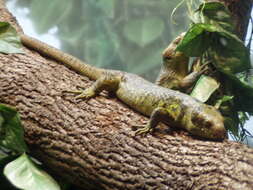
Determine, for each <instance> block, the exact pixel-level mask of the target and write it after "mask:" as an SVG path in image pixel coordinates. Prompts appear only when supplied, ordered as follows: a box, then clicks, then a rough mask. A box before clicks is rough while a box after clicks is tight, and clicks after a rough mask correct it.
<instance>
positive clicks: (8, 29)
mask: <svg viewBox="0 0 253 190" xmlns="http://www.w3.org/2000/svg"><path fill="white" fill-rule="evenodd" d="M0 52H1V53H24V52H23V50H22V45H21V42H20V38H19V36H18V34H17V32H16V30H15V28H13V27H12V26H11V25H10V24H9V23H8V22H0Z"/></svg>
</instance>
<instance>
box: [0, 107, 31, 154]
mask: <svg viewBox="0 0 253 190" xmlns="http://www.w3.org/2000/svg"><path fill="white" fill-rule="evenodd" d="M0 120H1V122H0V146H2V147H4V148H7V149H10V150H12V151H14V152H16V153H23V152H26V151H27V147H26V144H25V141H24V130H23V127H22V126H21V122H20V117H19V114H18V113H17V111H16V110H15V109H14V108H11V107H9V106H6V105H3V104H0Z"/></svg>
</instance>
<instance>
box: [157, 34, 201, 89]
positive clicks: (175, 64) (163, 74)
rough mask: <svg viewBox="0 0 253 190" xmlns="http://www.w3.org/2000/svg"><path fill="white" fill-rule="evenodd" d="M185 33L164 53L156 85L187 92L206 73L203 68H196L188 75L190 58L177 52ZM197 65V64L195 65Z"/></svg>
mask: <svg viewBox="0 0 253 190" xmlns="http://www.w3.org/2000/svg"><path fill="white" fill-rule="evenodd" d="M184 35H185V33H182V34H180V35H179V36H178V37H177V38H176V39H175V40H173V41H172V42H171V43H170V44H169V46H168V47H167V48H166V49H165V50H164V51H163V65H162V67H161V71H160V74H159V75H158V77H157V79H156V84H157V85H159V86H163V87H165V88H170V89H175V90H180V91H183V92H184V91H185V90H187V89H188V88H190V87H191V86H192V85H193V84H194V82H195V81H196V80H197V79H198V77H199V76H200V75H201V74H202V73H203V72H204V71H205V69H204V68H202V67H201V66H199V67H195V68H194V69H195V70H193V72H192V73H190V74H189V73H188V61H189V57H187V56H186V55H184V54H183V53H182V52H178V51H175V49H176V47H177V45H178V44H179V43H180V41H181V40H182V39H183V37H184ZM195 65H196V64H195Z"/></svg>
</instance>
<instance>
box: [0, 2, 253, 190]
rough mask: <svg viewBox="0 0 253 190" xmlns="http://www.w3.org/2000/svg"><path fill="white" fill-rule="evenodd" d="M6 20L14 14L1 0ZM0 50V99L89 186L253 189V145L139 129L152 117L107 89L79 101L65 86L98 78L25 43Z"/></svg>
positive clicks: (65, 171) (56, 167)
mask: <svg viewBox="0 0 253 190" xmlns="http://www.w3.org/2000/svg"><path fill="white" fill-rule="evenodd" d="M0 3H1V4H0V8H1V12H0V19H1V21H8V22H11V23H12V24H13V25H14V26H16V27H17V28H18V30H19V31H21V30H20V28H19V27H18V26H17V24H16V20H15V19H14V18H13V17H12V16H11V15H10V14H9V13H8V11H7V10H6V9H5V8H4V2H3V0H0ZM24 50H25V52H26V54H11V55H5V54H0V88H1V91H0V102H1V103H6V104H9V105H12V106H15V107H17V109H18V111H19V112H20V114H21V118H22V123H23V126H24V128H25V139H26V142H27V143H28V144H29V147H30V149H31V151H32V153H33V154H34V155H35V157H36V158H38V159H39V160H40V161H41V162H43V163H44V164H45V165H46V166H47V167H49V168H51V170H52V171H54V172H55V173H57V174H59V175H60V176H62V177H64V178H66V179H68V180H69V181H70V182H72V183H74V184H77V185H79V186H80V187H82V188H83V189H89V190H91V189H100V190H102V189H105V190H122V189H127V190H136V189H148V190H149V189H150V190H151V189H159V190H163V189H164V190H165V189H194V190H196V189H205V190H208V189H231V190H232V189H244V190H250V189H253V180H252V178H253V149H251V148H248V147H247V146H246V145H242V144H240V143H236V142H230V141H227V140H225V141H224V142H211V141H202V140H197V139H194V138H192V137H189V136H187V135H186V134H184V133H183V134H181V133H176V132H171V133H168V131H166V130H165V129H166V127H165V129H164V128H163V127H161V128H160V130H159V131H157V132H155V133H154V134H152V135H147V136H146V137H141V136H134V133H133V131H132V129H131V125H132V124H133V123H143V122H145V121H147V118H146V117H144V116H142V115H140V114H139V113H137V112H135V111H133V110H131V109H130V108H129V107H127V106H126V105H125V104H124V103H122V102H120V101H119V100H117V99H116V98H111V97H108V95H107V94H106V93H104V94H102V95H101V96H98V97H96V98H94V99H91V100H89V101H86V102H85V101H80V102H76V101H75V100H74V98H73V96H70V95H64V94H63V93H62V91H64V90H69V89H75V88H76V86H80V85H83V87H87V86H90V85H91V83H92V81H89V80H88V79H87V78H86V77H83V76H80V75H78V74H77V73H75V72H73V71H71V70H70V69H68V68H66V67H65V66H64V65H61V64H60V63H56V62H54V61H52V60H49V59H46V58H44V57H41V56H40V55H39V54H38V53H36V52H34V51H31V50H28V49H27V48H24Z"/></svg>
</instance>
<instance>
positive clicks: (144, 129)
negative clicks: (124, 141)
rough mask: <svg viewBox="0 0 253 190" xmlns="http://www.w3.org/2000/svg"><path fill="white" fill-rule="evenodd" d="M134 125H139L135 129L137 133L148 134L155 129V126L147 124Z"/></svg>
mask: <svg viewBox="0 0 253 190" xmlns="http://www.w3.org/2000/svg"><path fill="white" fill-rule="evenodd" d="M134 127H138V128H139V129H137V130H136V131H135V135H141V134H147V133H150V132H152V131H153V128H152V127H150V126H149V125H148V124H147V125H135V126H134Z"/></svg>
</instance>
